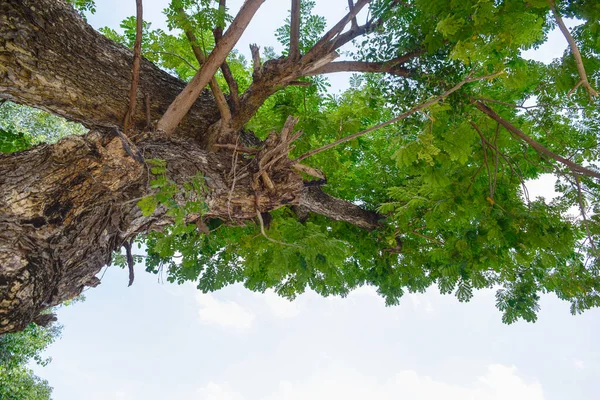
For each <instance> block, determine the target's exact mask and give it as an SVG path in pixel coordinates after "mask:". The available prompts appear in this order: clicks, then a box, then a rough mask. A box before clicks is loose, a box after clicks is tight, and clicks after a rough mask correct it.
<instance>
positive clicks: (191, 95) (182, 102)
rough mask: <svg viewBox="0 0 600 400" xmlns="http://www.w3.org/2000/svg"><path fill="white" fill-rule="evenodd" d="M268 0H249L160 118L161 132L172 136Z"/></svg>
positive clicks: (157, 126)
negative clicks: (259, 9)
mask: <svg viewBox="0 0 600 400" xmlns="http://www.w3.org/2000/svg"><path fill="white" fill-rule="evenodd" d="M264 2H265V0H246V2H245V3H244V5H243V6H242V8H241V9H240V11H239V12H238V14H237V16H236V17H235V18H234V20H233V21H232V22H231V25H230V26H229V28H228V29H227V32H225V34H224V35H223V37H222V38H221V40H219V43H217V44H216V46H215V48H214V49H213V51H212V52H211V53H210V55H209V56H208V58H207V59H206V62H205V63H204V64H202V68H200V70H199V71H198V72H197V73H196V75H195V76H194V78H193V79H192V80H191V81H190V83H189V84H188V85H187V86H186V87H185V89H183V90H182V92H181V93H180V94H179V95H177V97H176V98H175V100H173V102H172V103H171V105H170V106H169V108H168V109H167V111H166V112H165V113H164V115H163V116H162V117H161V118H160V120H159V121H158V124H157V125H156V128H157V129H158V130H159V131H162V132H165V133H166V134H168V135H170V134H172V133H173V132H174V131H175V128H177V125H179V123H180V122H181V120H182V119H183V118H184V117H185V115H186V114H187V113H188V111H189V110H190V108H191V107H192V105H193V104H194V102H195V101H196V99H197V98H198V96H200V93H202V90H204V88H205V87H206V85H207V84H208V82H209V81H210V80H211V79H212V78H213V77H214V76H215V73H216V72H217V70H218V69H219V67H220V66H221V65H222V64H223V62H224V61H225V59H226V58H227V55H229V53H230V52H231V50H232V49H233V47H234V46H235V44H236V43H237V41H238V40H239V38H240V37H241V36H242V33H244V31H245V30H246V27H247V26H248V24H249V23H250V21H251V20H252V18H253V17H254V14H256V11H258V8H259V7H260V6H261V5H262V3H264Z"/></svg>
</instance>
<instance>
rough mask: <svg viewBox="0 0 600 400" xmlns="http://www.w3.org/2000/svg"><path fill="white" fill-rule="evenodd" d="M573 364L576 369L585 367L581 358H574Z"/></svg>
mask: <svg viewBox="0 0 600 400" xmlns="http://www.w3.org/2000/svg"><path fill="white" fill-rule="evenodd" d="M573 365H574V366H575V368H577V369H585V362H583V360H578V359H574V360H573Z"/></svg>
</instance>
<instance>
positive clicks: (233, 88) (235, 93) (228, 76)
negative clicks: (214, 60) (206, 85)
mask: <svg viewBox="0 0 600 400" xmlns="http://www.w3.org/2000/svg"><path fill="white" fill-rule="evenodd" d="M221 72H222V73H223V77H224V78H225V82H227V86H229V96H230V98H231V102H232V103H233V104H232V105H233V107H232V108H233V110H232V111H233V112H237V110H239V108H240V90H239V88H238V84H237V81H236V80H235V78H234V77H233V73H232V72H231V68H229V64H227V61H223V64H222V65H221Z"/></svg>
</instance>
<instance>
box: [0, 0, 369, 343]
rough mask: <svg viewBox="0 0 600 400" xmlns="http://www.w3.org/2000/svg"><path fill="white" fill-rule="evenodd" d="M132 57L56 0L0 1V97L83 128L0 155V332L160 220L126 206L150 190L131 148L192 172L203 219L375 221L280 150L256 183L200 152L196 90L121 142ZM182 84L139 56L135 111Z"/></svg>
mask: <svg viewBox="0 0 600 400" xmlns="http://www.w3.org/2000/svg"><path fill="white" fill-rule="evenodd" d="M132 60H133V55H132V52H131V51H129V50H128V49H125V48H123V47H122V46H119V45H116V44H114V43H112V42H111V41H109V40H108V39H106V38H105V37H103V36H102V35H100V34H99V33H97V32H96V31H94V30H93V29H92V28H91V27H90V26H88V25H87V24H86V23H85V22H83V21H82V20H81V18H80V17H79V16H78V14H77V13H76V12H74V11H73V10H72V9H71V7H70V6H69V5H67V4H66V3H64V2H63V1H60V0H35V1H34V0H3V1H2V2H0V98H5V99H9V100H11V101H15V102H18V103H22V104H27V105H31V106H35V107H38V108H42V109H45V110H48V111H50V112H52V113H55V114H59V115H62V116H63V117H66V118H67V119H69V120H72V121H78V122H81V123H83V124H84V125H85V126H87V127H89V128H91V129H92V131H91V133H89V134H88V135H86V136H84V137H69V138H65V139H63V140H61V141H60V142H58V143H57V144H55V145H43V146H38V147H35V148H33V149H30V150H28V151H25V152H21V153H17V154H7V155H0V334H1V333H5V332H11V331H15V330H20V329H23V328H24V327H25V326H26V325H27V324H28V323H29V322H31V321H33V320H35V319H36V318H38V317H39V313H40V312H41V311H42V310H44V309H45V308H47V307H50V306H53V305H57V304H60V303H61V302H63V301H65V300H67V299H70V298H73V297H74V296H77V295H78V294H79V293H81V291H82V289H83V288H84V287H85V286H96V285H97V284H98V283H99V280H98V279H97V278H96V277H95V275H96V274H97V273H98V272H99V271H100V269H101V268H102V267H103V266H104V265H106V264H108V263H110V260H111V254H112V252H113V251H115V250H118V249H119V248H120V247H121V245H122V244H123V243H124V242H125V241H128V240H130V239H131V238H133V237H134V236H135V235H137V234H138V233H141V232H146V231H149V230H156V229H161V228H163V227H164V226H165V225H167V224H169V223H170V222H171V221H170V219H169V217H168V216H167V215H166V212H165V210H164V209H163V208H160V207H159V208H158V209H157V210H156V211H155V212H154V214H153V215H151V216H149V217H144V216H143V215H142V213H141V210H140V209H139V208H138V206H137V200H139V199H140V198H141V197H143V196H146V195H148V194H151V192H150V190H149V188H148V178H149V175H150V174H149V172H148V167H147V165H145V164H144V163H143V161H142V162H140V160H136V159H135V157H133V156H132V154H134V153H136V154H143V156H144V158H146V159H149V158H157V159H161V160H165V161H166V162H167V168H168V171H167V174H168V176H169V178H170V179H172V180H173V181H175V182H177V183H179V184H183V183H185V182H186V181H187V180H188V179H189V178H190V177H192V176H195V175H197V174H198V173H200V174H202V175H203V176H204V177H205V179H206V185H207V187H208V188H207V192H206V193H204V194H203V196H204V201H205V202H206V205H207V207H208V210H209V211H208V214H207V215H206V217H212V218H220V219H222V220H224V221H231V220H233V222H235V223H238V222H240V221H245V220H249V219H253V218H254V217H255V216H256V213H257V212H269V211H271V210H274V209H277V208H279V207H282V206H285V205H298V206H302V207H303V209H304V210H308V211H311V212H316V213H319V214H323V215H326V216H328V217H330V218H333V219H336V220H342V221H347V222H349V223H352V224H355V225H358V226H361V227H363V228H366V229H374V228H376V227H377V226H378V224H379V216H378V215H377V214H375V213H372V212H368V211H364V210H361V209H360V208H359V207H357V206H355V205H353V204H351V203H349V202H346V201H343V200H339V199H335V198H333V197H331V196H329V195H327V194H325V193H323V192H322V191H321V190H320V189H314V188H311V189H308V188H305V187H304V184H303V182H302V178H301V176H300V175H299V173H297V172H295V171H294V170H293V169H292V164H293V163H291V162H287V161H286V159H284V160H283V161H282V162H281V167H278V168H276V169H273V170H271V171H270V172H269V173H268V175H269V176H268V178H269V180H270V182H271V184H272V185H273V187H272V188H271V189H270V190H266V189H264V188H263V187H262V186H261V185H257V180H256V179H255V176H256V175H260V174H259V173H258V172H259V171H258V166H257V164H258V163H257V162H254V163H252V162H251V160H250V158H244V157H238V158H237V163H238V165H236V166H235V170H236V171H242V170H244V168H246V172H247V174H245V175H241V176H240V174H238V176H234V174H232V173H231V172H232V170H233V169H234V168H233V167H234V166H233V165H232V157H231V153H230V152H229V151H227V152H217V153H214V152H209V151H207V150H206V136H207V135H206V132H208V131H209V129H208V128H209V127H210V126H211V125H212V124H213V123H214V122H216V121H217V120H218V118H219V113H218V110H217V107H216V105H215V103H214V100H213V98H212V96H211V95H210V94H209V93H208V92H205V93H204V94H203V95H201V96H200V98H199V99H198V100H197V101H196V103H195V104H194V106H193V107H192V109H191V110H190V112H189V113H188V115H187V116H186V118H185V119H184V120H183V122H182V123H181V124H180V125H179V127H178V129H177V130H176V131H175V132H174V134H173V135H171V136H169V137H168V138H167V137H164V136H161V135H159V134H157V133H153V132H145V133H144V132H142V129H140V126H139V125H138V129H137V130H136V131H137V132H138V134H137V135H136V136H135V137H134V136H133V135H132V136H131V140H132V141H130V139H127V138H124V137H120V136H118V135H116V131H115V130H114V127H116V126H121V125H122V123H123V118H124V116H125V113H126V112H127V108H128V104H129V101H128V91H129V86H130V79H131V63H132ZM286 79H287V78H286ZM184 86H185V85H184V83H183V82H181V81H179V80H178V79H176V78H174V77H172V76H170V75H168V74H167V73H165V72H163V71H161V70H160V69H158V68H157V67H155V66H154V65H152V64H151V63H149V62H147V61H145V60H143V61H142V65H141V69H140V85H139V91H138V97H139V99H138V100H139V101H138V102H137V104H138V108H137V110H136V114H135V120H136V121H139V122H142V121H143V123H144V124H145V121H146V116H145V112H144V111H143V110H144V106H143V104H144V102H143V100H142V99H143V98H144V97H145V94H149V95H150V99H151V118H152V119H153V120H156V119H158V118H159V117H160V116H161V115H162V113H163V112H164V111H165V110H166V109H167V108H168V106H169V104H170V103H171V102H172V100H173V99H174V98H175V97H176V95H177V94H178V93H179V92H180V91H181V90H182V89H183V87H184ZM261 90H263V91H264V92H265V93H271V92H273V91H274V90H275V88H274V87H271V88H269V87H267V86H265V87H261ZM248 96H249V95H248ZM248 96H247V98H248ZM250 97H251V96H250ZM259 97H264V96H263V95H262V94H261V96H259ZM258 103H259V102H248V105H247V108H248V109H252V110H255V109H256V108H257V107H258V106H259V105H260V104H258ZM246 114H248V115H249V113H246ZM246 114H244V115H245V117H247V116H248V115H246ZM241 125H243V122H241V123H240V127H241ZM140 132H142V133H140ZM261 173H262V174H263V175H264V173H265V172H264V171H261ZM234 180H235V185H234V184H233V181H234ZM199 217H200V216H199V215H195V216H194V215H190V216H188V219H189V222H193V220H194V218H196V219H197V218H199ZM38 320H39V319H38Z"/></svg>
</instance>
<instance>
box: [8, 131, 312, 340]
mask: <svg viewBox="0 0 600 400" xmlns="http://www.w3.org/2000/svg"><path fill="white" fill-rule="evenodd" d="M136 145H137V149H138V150H139V151H140V152H142V153H144V154H145V156H146V157H147V158H158V159H161V160H165V161H166V162H167V166H168V172H167V174H168V177H169V179H172V180H173V181H175V182H176V183H178V184H183V183H185V182H186V181H187V180H188V179H189V178H190V177H192V176H195V175H197V174H198V173H200V174H202V175H203V176H204V178H205V181H206V185H207V192H206V193H203V194H201V195H202V196H203V198H202V199H200V200H203V201H205V202H206V205H207V207H208V210H209V211H208V213H207V214H206V215H205V217H208V218H220V219H222V220H224V221H228V220H230V219H233V221H234V222H236V223H237V222H240V221H244V220H249V219H252V218H254V217H255V216H256V212H257V210H258V211H259V212H268V211H271V210H274V209H276V208H279V207H281V206H283V205H287V204H289V205H298V204H300V200H301V195H302V189H303V183H302V178H301V177H300V175H299V174H297V173H295V172H293V171H292V170H291V169H290V170H287V171H286V170H282V171H278V172H276V173H274V174H272V176H271V180H272V181H273V183H274V184H275V186H276V190H275V191H266V190H262V189H261V188H256V187H253V185H252V182H251V179H252V178H251V177H252V174H250V175H247V176H245V177H240V178H236V184H235V186H234V185H233V184H232V183H233V179H234V178H233V176H231V177H228V172H229V171H230V170H231V168H232V165H231V155H229V154H227V153H211V152H207V151H205V150H203V149H202V148H201V147H200V145H199V144H198V143H197V142H196V141H193V140H190V139H171V138H169V139H167V138H160V137H156V135H155V134H153V135H149V136H146V137H144V138H143V139H142V140H139V141H138V142H137V143H136ZM238 162H239V164H240V165H237V166H236V169H237V170H238V171H239V170H241V169H242V167H243V166H244V165H242V163H243V162H245V161H244V160H240V161H238ZM146 168H147V167H146V165H144V164H141V163H139V162H138V161H136V160H135V159H134V158H133V157H131V156H130V155H129V154H128V152H127V151H126V150H125V148H124V147H123V142H122V141H121V139H120V138H119V137H118V136H116V135H111V134H110V133H102V132H98V131H94V132H92V133H90V134H88V135H87V136H84V137H77V136H75V137H69V138H65V139H63V140H61V141H60V142H58V143H57V144H55V145H52V146H47V145H43V146H38V147H36V148H33V149H31V150H28V151H25V152H22V153H19V154H14V155H13V154H10V155H1V156H0V171H1V172H2V173H1V174H0V188H1V189H0V333H2V332H7V331H14V330H19V329H23V328H24V327H25V326H26V325H27V324H28V323H29V322H30V321H31V320H32V319H34V318H35V317H36V316H37V315H38V314H39V312H40V311H41V310H43V309H44V308H47V307H49V306H54V305H57V304H60V303H61V302H63V301H65V300H67V299H70V298H72V297H74V296H76V295H78V294H79V293H80V292H81V290H82V289H83V288H84V286H95V285H97V284H98V281H97V279H96V278H95V275H96V274H97V273H98V272H99V271H100V269H101V268H102V266H104V265H106V264H107V263H110V260H111V254H112V252H113V251H115V250H118V249H119V248H120V247H121V246H122V244H123V243H124V242H125V241H126V240H130V239H131V238H133V237H135V235H137V234H138V233H141V232H144V231H148V230H153V229H161V227H163V226H165V225H166V224H169V223H170V222H171V220H170V218H169V217H168V216H167V215H166V210H165V209H164V208H161V207H159V208H158V209H157V210H156V211H155V212H154V214H153V215H152V216H149V217H144V216H142V213H141V211H140V209H139V208H138V206H137V200H138V199H139V198H141V197H143V196H145V195H148V194H149V193H150V191H149V189H148V185H147V179H148V175H149V173H148V171H147V170H146ZM232 188H233V189H232ZM199 195H200V194H199ZM199 217H200V215H190V216H188V218H189V222H193V220H194V219H197V218H199Z"/></svg>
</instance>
